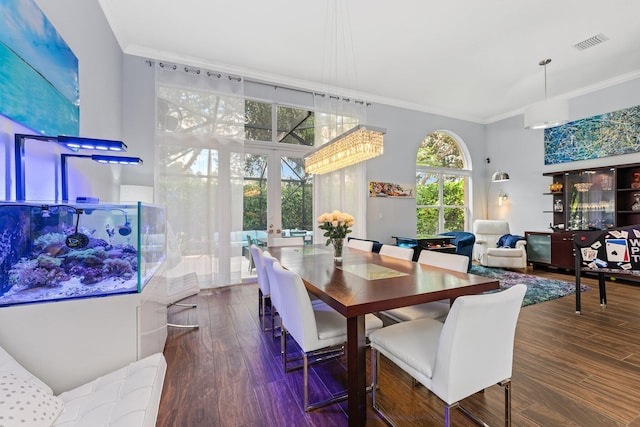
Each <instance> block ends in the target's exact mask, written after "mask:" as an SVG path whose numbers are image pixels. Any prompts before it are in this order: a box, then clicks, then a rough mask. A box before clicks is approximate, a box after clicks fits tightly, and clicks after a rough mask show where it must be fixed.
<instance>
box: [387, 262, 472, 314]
mask: <svg viewBox="0 0 640 427" xmlns="http://www.w3.org/2000/svg"><path fill="white" fill-rule="evenodd" d="M418 263H419V264H424V265H431V266H434V267H440V268H444V269H447V270H451V271H456V272H459V273H466V272H467V265H468V263H469V259H468V258H467V257H466V256H464V255H457V254H448V253H443V252H438V251H428V250H423V251H422V252H420V257H419V258H418ZM450 305H451V303H450V302H449V300H440V301H433V302H427V303H424V304H418V305H410V306H408V307H399V308H394V309H392V310H387V311H384V312H383V314H384V315H385V316H387V317H388V318H390V319H392V320H394V321H396V322H406V321H408V320H416V319H423V318H425V317H428V318H431V319H436V320H439V321H441V322H444V319H445V318H446V317H447V314H448V313H449V307H450Z"/></svg>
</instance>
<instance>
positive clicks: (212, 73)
mask: <svg viewBox="0 0 640 427" xmlns="http://www.w3.org/2000/svg"><path fill="white" fill-rule="evenodd" d="M145 62H146V63H147V64H148V65H149V66H150V67H153V65H154V64H155V61H153V60H150V59H147V60H145ZM158 66H159V67H160V68H165V69H169V70H173V71H178V69H180V70H182V71H184V72H185V73H195V74H197V75H199V74H200V73H201V72H203V71H204V70H201V69H200V68H195V67H189V66H187V65H178V64H172V63H167V62H162V61H160V62H158ZM205 74H206V75H207V77H216V78H218V79H220V78H222V76H223V74H222V73H220V72H217V71H208V70H207V71H206V72H205ZM226 76H227V78H228V79H229V80H235V81H237V82H241V81H242V80H243V78H242V77H239V76H232V75H230V74H227V75H226ZM244 81H245V82H249V83H254V84H259V85H263V86H268V87H272V88H273V89H274V90H277V89H278V88H282V89H287V90H292V91H295V92H300V93H306V94H309V95H313V96H320V97H322V98H324V97H325V96H329V99H335V100H336V101H337V100H342V101H344V102H351V101H353V102H354V103H356V104H360V105H364V106H365V107H369V106H371V102H368V101H360V100H357V99H355V100H352V99H351V98H346V97H343V96H338V95H327V94H326V93H321V92H316V91H311V90H306V89H300V88H297V87H291V86H282V85H277V84H271V83H265V82H263V81H259V80H251V79H247V78H246V77H245V78H244Z"/></svg>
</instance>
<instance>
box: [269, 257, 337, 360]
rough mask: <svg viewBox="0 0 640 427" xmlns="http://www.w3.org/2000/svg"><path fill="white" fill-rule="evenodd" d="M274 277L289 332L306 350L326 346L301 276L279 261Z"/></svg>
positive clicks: (282, 315)
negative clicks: (284, 266)
mask: <svg viewBox="0 0 640 427" xmlns="http://www.w3.org/2000/svg"><path fill="white" fill-rule="evenodd" d="M273 277H275V279H276V281H277V282H278V286H279V287H280V298H281V299H282V303H281V306H280V307H278V312H279V313H280V317H281V318H282V323H283V325H284V327H285V328H286V330H287V332H288V333H289V334H290V335H291V336H292V337H293V339H294V340H296V342H297V343H298V345H299V346H300V348H302V350H303V351H305V352H309V351H313V350H316V349H318V348H321V347H324V346H325V344H319V343H318V327H317V324H316V316H315V314H314V312H313V306H312V305H311V299H310V298H309V294H308V293H307V289H306V288H305V286H304V283H302V279H301V278H300V276H299V275H298V274H296V273H294V272H292V271H289V270H285V269H284V268H282V266H281V265H280V263H279V262H274V263H273ZM345 326H346V325H345Z"/></svg>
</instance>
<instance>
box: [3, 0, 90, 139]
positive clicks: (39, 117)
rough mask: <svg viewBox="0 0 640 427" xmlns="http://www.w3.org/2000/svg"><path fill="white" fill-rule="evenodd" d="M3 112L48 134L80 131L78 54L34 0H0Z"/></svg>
mask: <svg viewBox="0 0 640 427" xmlns="http://www.w3.org/2000/svg"><path fill="white" fill-rule="evenodd" d="M0 16H2V17H3V22H2V25H0V64H2V66H0V93H2V96H0V114H2V115H4V116H6V117H8V118H9V119H11V120H13V121H15V122H18V123H20V124H22V125H24V126H26V127H28V128H31V129H32V130H34V131H36V132H38V133H42V134H44V135H73V136H75V135H78V131H79V117H80V108H79V91H78V59H77V58H76V56H75V55H74V54H73V52H72V51H71V49H70V48H69V46H67V44H66V43H65V41H64V40H63V39H62V37H61V36H60V34H58V32H57V31H56V29H55V28H54V27H53V25H51V22H49V20H48V19H47V17H46V16H45V15H44V14H43V13H42V11H41V10H40V8H39V7H38V6H37V5H36V3H35V1H34V0H21V1H15V0H0Z"/></svg>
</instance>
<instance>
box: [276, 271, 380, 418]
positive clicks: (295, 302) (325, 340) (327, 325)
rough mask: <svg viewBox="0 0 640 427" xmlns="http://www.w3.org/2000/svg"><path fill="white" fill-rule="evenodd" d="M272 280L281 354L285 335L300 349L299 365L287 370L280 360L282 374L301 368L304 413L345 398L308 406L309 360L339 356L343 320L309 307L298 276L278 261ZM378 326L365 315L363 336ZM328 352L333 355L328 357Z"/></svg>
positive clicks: (344, 331) (321, 308)
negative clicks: (276, 292) (278, 300)
mask: <svg viewBox="0 0 640 427" xmlns="http://www.w3.org/2000/svg"><path fill="white" fill-rule="evenodd" d="M272 277H273V278H274V279H275V280H274V281H275V282H277V286H278V287H279V291H280V295H279V297H280V298H281V306H280V307H279V308H278V309H279V313H280V317H281V321H282V325H281V326H282V331H281V338H280V339H281V349H282V352H283V353H284V352H285V351H286V348H287V336H289V335H290V336H291V337H293V339H294V340H295V341H296V343H297V344H298V346H300V349H301V350H302V366H296V367H294V368H289V367H287V363H288V361H289V359H288V358H287V355H286V354H284V357H283V359H282V360H283V367H284V370H285V372H289V371H291V370H293V369H300V368H302V369H303V375H304V409H305V411H311V410H313V409H317V408H321V407H323V406H326V405H330V404H332V403H336V402H338V401H341V400H344V399H346V398H347V395H346V393H344V394H341V395H340V396H335V397H331V398H329V399H327V400H324V401H321V402H317V403H309V357H311V358H312V360H314V361H315V362H318V361H324V360H327V358H331V357H335V356H340V355H342V349H343V347H344V343H345V342H346V341H347V320H346V318H345V317H344V316H343V315H341V314H340V313H338V312H337V311H335V310H333V309H332V308H330V307H329V306H327V305H326V304H316V305H314V304H312V303H311V299H310V298H309V294H308V293H307V290H306V288H305V286H304V283H302V279H301V278H300V276H299V275H298V274H296V273H294V272H291V271H289V270H285V269H284V268H282V266H281V265H280V263H278V262H274V263H273V270H272ZM272 282H273V281H272ZM381 327H382V321H381V320H380V319H378V318H377V317H375V316H373V315H371V314H368V315H367V316H366V318H365V328H366V331H367V334H368V333H369V332H371V331H374V330H376V329H379V328H381ZM332 349H335V350H337V352H334V353H333V354H332V353H331V350H332ZM318 357H319V359H318Z"/></svg>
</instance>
